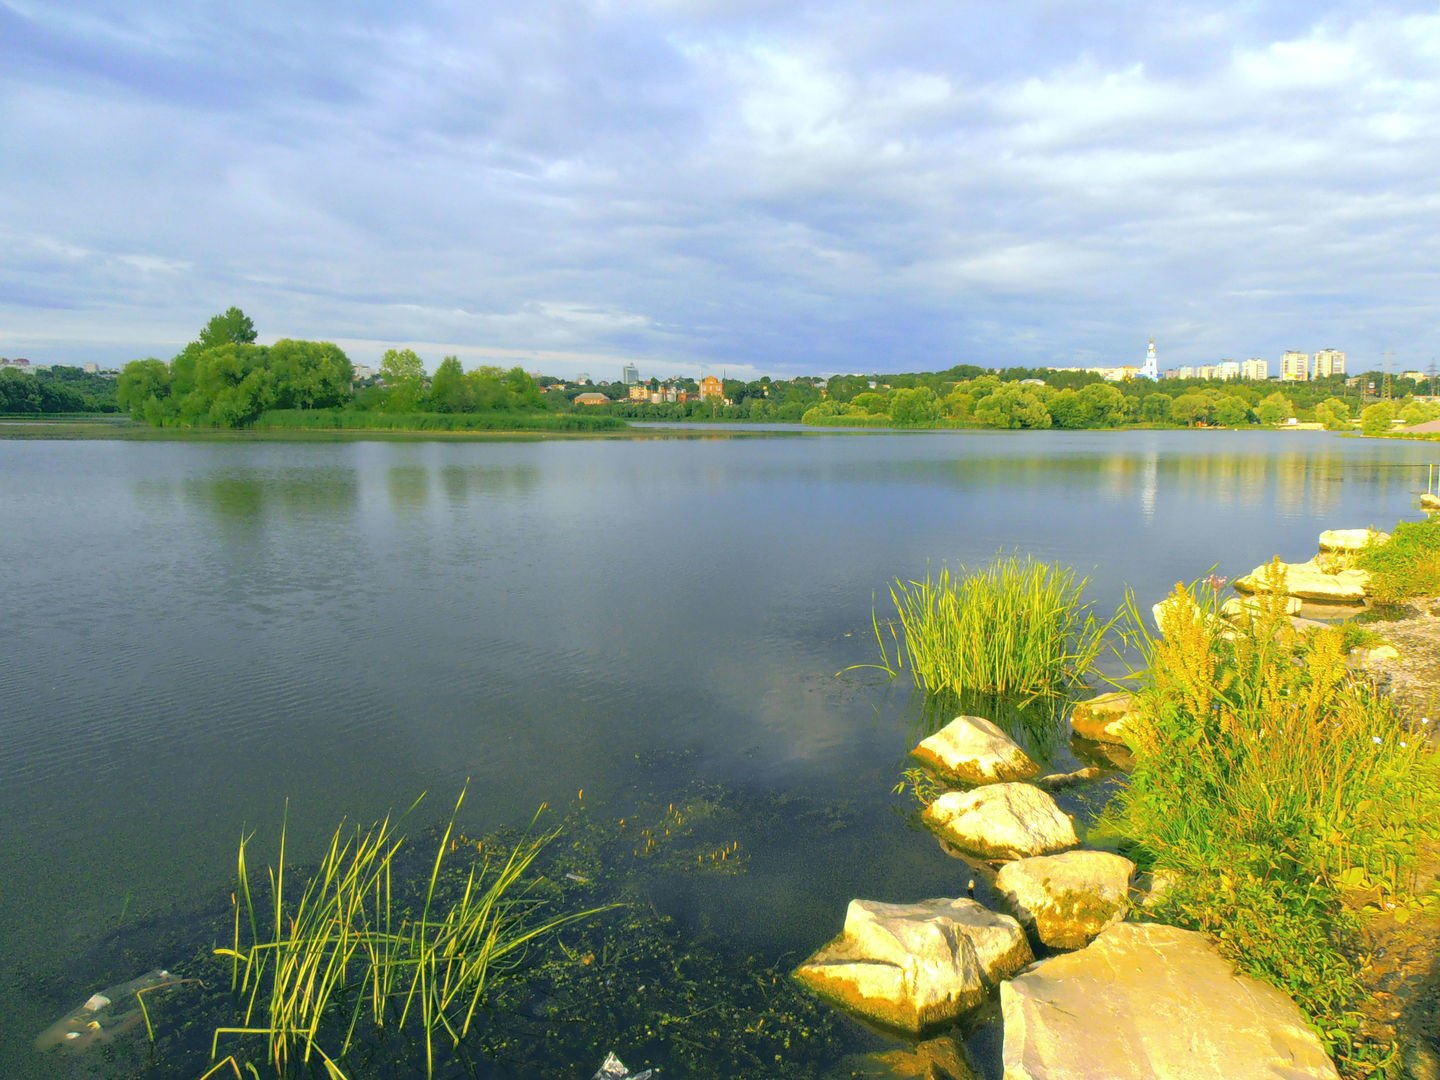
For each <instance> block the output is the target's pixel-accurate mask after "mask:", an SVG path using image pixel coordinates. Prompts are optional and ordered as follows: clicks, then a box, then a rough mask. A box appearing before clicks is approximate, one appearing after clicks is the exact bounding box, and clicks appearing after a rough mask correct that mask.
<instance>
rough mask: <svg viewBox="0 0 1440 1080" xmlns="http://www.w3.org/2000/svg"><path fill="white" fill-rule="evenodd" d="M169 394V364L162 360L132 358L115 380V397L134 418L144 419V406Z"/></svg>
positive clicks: (161, 399) (121, 406)
mask: <svg viewBox="0 0 1440 1080" xmlns="http://www.w3.org/2000/svg"><path fill="white" fill-rule="evenodd" d="M169 396H170V365H169V364H167V363H165V361H163V360H155V359H149V360H132V361H130V363H128V364H126V365H125V367H124V369H123V370H122V371H121V372H120V378H119V379H117V380H116V388H115V397H116V400H117V401H118V402H119V403H120V408H122V409H124V410H125V411H126V412H128V413H129V414H130V415H131V416H133V417H134V418H135V419H136V420H144V419H146V406H147V405H148V404H149V402H150V401H151V399H152V398H153V399H154V400H155V401H156V402H160V401H163V400H164V399H166V398H168V397H169Z"/></svg>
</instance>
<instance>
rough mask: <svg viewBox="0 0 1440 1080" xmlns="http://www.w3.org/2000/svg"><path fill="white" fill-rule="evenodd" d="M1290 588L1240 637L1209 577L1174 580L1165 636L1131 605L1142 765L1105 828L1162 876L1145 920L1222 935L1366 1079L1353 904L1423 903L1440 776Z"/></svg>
mask: <svg viewBox="0 0 1440 1080" xmlns="http://www.w3.org/2000/svg"><path fill="white" fill-rule="evenodd" d="M1270 573H1271V574H1272V575H1275V576H1278V575H1280V574H1283V570H1281V568H1280V567H1279V566H1278V564H1275V565H1272V569H1271V571H1270ZM1283 593H1284V591H1283V588H1281V589H1276V590H1275V591H1274V592H1272V593H1271V594H1270V595H1269V596H1268V597H1262V598H1261V600H1260V605H1261V607H1260V610H1259V611H1258V612H1257V613H1255V614H1254V615H1253V617H1251V618H1250V619H1249V620H1248V622H1247V624H1246V625H1245V626H1243V627H1241V628H1240V630H1239V632H1224V631H1223V629H1222V628H1223V626H1224V624H1223V623H1222V622H1221V621H1220V620H1219V618H1218V614H1217V613H1218V597H1217V596H1216V595H1215V593H1214V590H1213V589H1211V588H1206V587H1201V588H1199V589H1193V588H1185V587H1183V586H1177V587H1176V589H1175V592H1174V593H1173V594H1172V596H1171V598H1170V599H1169V600H1168V601H1167V602H1166V605H1165V606H1164V608H1163V611H1164V615H1163V619H1164V625H1163V627H1162V630H1163V633H1162V635H1161V636H1160V637H1151V636H1150V635H1149V634H1148V633H1146V632H1145V631H1144V629H1143V623H1142V622H1141V620H1140V618H1139V616H1138V614H1137V613H1135V612H1134V611H1133V607H1132V612H1131V614H1132V623H1133V628H1134V632H1135V635H1136V637H1135V640H1136V643H1137V644H1138V646H1139V648H1140V649H1141V651H1142V652H1143V654H1144V656H1145V658H1146V660H1147V662H1148V665H1149V666H1148V673H1147V675H1146V679H1145V685H1144V687H1143V688H1142V689H1141V690H1140V692H1139V693H1138V695H1137V699H1138V702H1139V707H1140V716H1141V721H1140V724H1139V729H1138V735H1137V736H1136V742H1135V745H1134V747H1133V749H1134V750H1135V758H1136V763H1135V768H1134V771H1133V773H1132V774H1131V777H1130V782H1129V784H1128V786H1127V787H1126V788H1125V789H1124V791H1123V792H1122V793H1121V794H1120V795H1119V797H1118V798H1117V799H1116V801H1115V802H1114V803H1113V804H1112V805H1111V807H1110V809H1109V810H1108V811H1107V813H1106V819H1105V822H1104V823H1103V824H1104V826H1105V827H1106V828H1109V829H1113V830H1114V831H1115V832H1117V833H1118V834H1119V835H1120V836H1121V837H1122V838H1123V841H1124V843H1125V844H1126V845H1127V846H1128V847H1129V848H1130V849H1131V852H1130V853H1131V854H1133V855H1134V856H1135V858H1136V859H1137V861H1139V862H1140V863H1141V864H1142V865H1143V866H1145V867H1146V868H1148V869H1151V870H1153V871H1157V872H1160V873H1161V876H1162V877H1167V878H1168V879H1169V880H1170V882H1171V884H1170V885H1169V887H1168V889H1167V890H1165V891H1163V892H1160V893H1159V894H1158V896H1157V899H1156V901H1155V904H1154V907H1153V909H1152V910H1151V911H1150V912H1149V914H1150V915H1151V916H1153V917H1154V918H1158V919H1160V920H1162V921H1165V922H1172V923H1175V924H1177V925H1180V926H1185V927H1189V928H1193V929H1199V930H1203V931H1206V932H1207V933H1209V934H1210V935H1212V936H1213V937H1214V938H1216V939H1217V940H1218V941H1219V942H1220V943H1221V945H1222V947H1223V948H1225V949H1226V950H1228V951H1229V953H1230V954H1231V955H1232V956H1234V958H1235V959H1236V961H1237V962H1238V963H1239V965H1240V966H1241V968H1242V969H1243V970H1245V971H1247V972H1249V973H1250V974H1253V975H1256V976H1258V977H1260V978H1262V979H1264V980H1265V981H1267V982H1270V983H1272V984H1274V985H1276V986H1278V987H1280V988H1282V989H1284V990H1285V991H1286V992H1288V993H1289V994H1291V995H1292V996H1293V997H1294V998H1295V1000H1296V1001H1297V1002H1298V1003H1299V1005H1300V1006H1301V1008H1302V1009H1303V1010H1304V1011H1305V1013H1306V1014H1307V1015H1308V1016H1309V1017H1310V1018H1311V1021H1312V1022H1313V1023H1314V1025H1315V1027H1316V1029H1317V1031H1319V1033H1320V1034H1321V1036H1322V1038H1323V1039H1324V1040H1325V1042H1326V1044H1327V1047H1328V1048H1329V1050H1330V1051H1331V1053H1332V1055H1333V1056H1334V1057H1335V1058H1336V1061H1337V1062H1338V1063H1339V1064H1340V1066H1341V1068H1342V1070H1343V1071H1345V1072H1347V1073H1348V1074H1350V1075H1369V1074H1370V1073H1371V1072H1373V1071H1374V1070H1376V1069H1377V1068H1380V1067H1381V1066H1382V1065H1383V1063H1384V1062H1385V1061H1386V1060H1387V1059H1388V1058H1389V1057H1391V1056H1392V1049H1393V1048H1391V1047H1386V1046H1377V1045H1374V1044H1369V1043H1366V1042H1365V1040H1364V1039H1363V1038H1362V1037H1361V1035H1360V1031H1359V1018H1358V1015H1357V1013H1356V1011H1355V1010H1356V1006H1357V1004H1358V999H1359V994H1360V990H1359V981H1358V980H1359V973H1360V967H1361V961H1362V958H1361V956H1360V955H1359V950H1358V944H1357V939H1356V930H1357V925H1358V923H1357V916H1356V913H1355V911H1356V908H1357V907H1362V906H1364V905H1365V904H1366V903H1370V904H1376V905H1379V904H1384V905H1387V906H1388V905H1402V906H1403V905H1405V904H1407V903H1411V902H1413V900H1414V898H1413V897H1412V896H1411V891H1410V890H1411V888H1412V882H1411V878H1410V871H1411V868H1412V866H1413V864H1414V860H1415V857H1416V851H1417V846H1418V843H1419V841H1420V839H1421V834H1422V833H1423V832H1426V831H1430V832H1433V831H1434V830H1435V828H1436V825H1435V823H1436V821H1437V814H1440V788H1437V780H1440V775H1437V769H1436V766H1435V761H1434V755H1433V754H1431V753H1429V752H1428V750H1427V749H1426V748H1425V746H1424V743H1425V739H1424V735H1423V731H1421V730H1420V729H1419V727H1418V724H1416V725H1413V726H1412V723H1411V721H1410V720H1409V719H1408V718H1406V717H1405V716H1403V715H1402V714H1401V713H1399V712H1398V711H1397V708H1396V706H1395V705H1394V704H1393V702H1392V701H1391V700H1390V699H1389V698H1388V697H1386V696H1384V695H1383V694H1381V693H1380V692H1379V691H1377V690H1376V688H1375V687H1374V686H1373V684H1371V683H1370V682H1369V681H1367V680H1364V679H1358V678H1355V677H1352V676H1351V675H1350V674H1349V673H1348V672H1347V671H1346V668H1345V656H1344V652H1343V644H1344V638H1343V633H1342V631H1340V630H1339V629H1334V628H1326V629H1320V630H1317V631H1315V632H1314V633H1312V634H1310V635H1309V636H1306V637H1300V636H1297V635H1296V634H1294V633H1293V632H1292V631H1291V628H1290V625H1289V622H1288V620H1287V618H1286V616H1285V613H1284V595H1283Z"/></svg>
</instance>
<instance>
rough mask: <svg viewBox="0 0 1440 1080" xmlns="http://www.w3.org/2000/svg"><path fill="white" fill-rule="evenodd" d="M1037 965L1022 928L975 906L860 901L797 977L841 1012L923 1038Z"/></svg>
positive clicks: (852, 903) (962, 901) (939, 901)
mask: <svg viewBox="0 0 1440 1080" xmlns="http://www.w3.org/2000/svg"><path fill="white" fill-rule="evenodd" d="M1031 959H1033V957H1032V955H1031V952H1030V945H1029V943H1028V942H1027V941H1026V938H1025V931H1024V930H1022V929H1021V927H1020V924H1019V923H1018V922H1016V921H1015V920H1014V919H1012V918H1010V917H1009V916H1008V915H1000V914H997V913H995V912H993V911H990V910H988V909H987V908H985V907H984V906H983V905H981V904H979V903H977V902H975V901H974V900H968V899H963V898H962V899H959V900H947V899H936V900H922V901H920V902H919V903H915V904H884V903H880V902H879V901H875V900H852V901H850V907H849V909H848V910H847V911H846V913H845V928H844V930H843V931H842V932H841V933H840V936H839V937H837V938H835V940H833V941H831V942H830V943H829V944H828V945H826V946H825V947H824V948H822V949H820V950H819V951H818V952H816V953H815V955H814V956H812V957H810V959H808V960H806V961H805V963H803V964H801V965H800V966H799V967H798V968H796V970H795V977H796V978H797V979H798V980H800V982H802V983H804V984H805V985H806V986H808V987H810V989H811V990H813V991H815V993H817V994H819V995H820V996H821V997H823V998H825V999H826V1000H827V1001H830V1002H832V1003H834V1004H836V1005H838V1006H840V1007H841V1008H844V1009H847V1010H849V1011H851V1012H854V1013H856V1014H857V1015H859V1016H863V1017H865V1018H867V1019H869V1020H873V1021H874V1022H876V1023H878V1024H883V1025H885V1026H887V1027H892V1028H898V1029H900V1030H902V1031H909V1032H914V1033H919V1032H921V1031H924V1030H926V1029H927V1028H930V1027H934V1026H936V1025H938V1024H947V1023H950V1022H952V1021H954V1020H955V1019H956V1018H957V1017H959V1016H961V1015H962V1014H964V1013H965V1012H968V1011H969V1010H970V1009H972V1008H974V1007H975V1006H976V1005H978V1004H980V1003H981V1002H982V1001H983V1000H984V999H985V995H986V992H987V989H988V988H989V987H990V986H991V985H993V984H995V983H997V982H999V981H1000V980H1002V979H1004V978H1006V977H1008V976H1010V975H1012V974H1014V973H1015V972H1016V971H1019V970H1020V969H1021V968H1023V967H1024V966H1025V965H1026V964H1028V963H1030V961H1031Z"/></svg>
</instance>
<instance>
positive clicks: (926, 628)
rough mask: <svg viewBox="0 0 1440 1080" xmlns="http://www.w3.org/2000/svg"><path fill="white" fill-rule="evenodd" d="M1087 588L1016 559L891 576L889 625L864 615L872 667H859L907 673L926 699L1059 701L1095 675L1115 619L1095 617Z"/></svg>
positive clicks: (1057, 570)
mask: <svg viewBox="0 0 1440 1080" xmlns="http://www.w3.org/2000/svg"><path fill="white" fill-rule="evenodd" d="M1088 583H1089V579H1088V578H1078V579H1077V577H1076V575H1075V572H1074V571H1073V570H1070V569H1067V568H1065V567H1060V566H1054V565H1051V564H1049V563H1044V562H1038V561H1036V560H1034V559H1032V558H1030V557H1028V556H1027V557H1026V558H1024V559H1021V558H1020V557H1019V556H1016V555H1011V556H1008V557H1006V556H1004V555H997V556H996V557H995V558H993V559H992V560H991V561H990V562H989V563H987V564H986V565H984V566H982V567H978V568H976V569H973V570H970V569H967V568H965V567H964V566H961V567H959V568H958V569H957V570H956V571H955V572H954V573H953V574H952V573H951V571H950V570H949V568H942V569H941V571H940V573H939V574H938V575H934V576H932V575H930V574H927V575H926V576H925V577H924V578H923V579H921V580H918V581H913V580H912V581H905V580H903V579H897V580H896V581H895V583H894V584H893V585H892V586H891V587H890V600H891V602H892V603H893V604H894V606H895V618H893V619H890V620H886V621H883V622H882V621H881V619H880V618H879V616H878V615H874V616H872V624H873V627H874V631H875V640H876V643H877V644H878V645H879V647H880V658H881V663H880V664H878V665H862V666H873V667H879V668H881V669H882V670H884V671H886V672H888V673H889V674H890V675H891V676H894V675H896V674H898V673H899V672H900V671H902V670H904V669H905V668H907V667H908V668H909V669H910V672H911V675H912V676H913V677H914V679H915V683H916V685H918V686H920V687H921V688H922V689H925V690H927V691H931V692H940V691H948V692H949V693H952V694H974V693H985V694H1002V695H1015V696H1018V697H1022V698H1035V697H1044V696H1053V695H1059V694H1063V693H1065V692H1066V691H1067V690H1069V689H1070V688H1071V687H1073V686H1074V685H1075V684H1077V683H1079V682H1080V681H1082V680H1083V679H1084V678H1085V676H1086V675H1087V674H1088V673H1089V672H1090V671H1091V670H1092V669H1093V668H1094V666H1095V661H1096V659H1097V658H1098V657H1099V655H1100V652H1101V650H1102V649H1103V647H1104V645H1105V636H1106V634H1107V633H1108V632H1109V630H1110V628H1111V626H1112V625H1113V624H1114V621H1115V620H1114V619H1113V618H1111V619H1109V620H1105V621H1101V620H1100V619H1098V618H1096V616H1095V612H1094V605H1093V604H1091V603H1089V602H1086V601H1085V600H1084V591H1085V586H1086V585H1087V584H1088ZM887 636H888V638H889V641H887V640H886V639H887ZM892 647H893V654H894V655H893V657H892V655H891V653H892Z"/></svg>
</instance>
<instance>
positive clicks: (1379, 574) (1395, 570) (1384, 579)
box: [1357, 517, 1440, 604]
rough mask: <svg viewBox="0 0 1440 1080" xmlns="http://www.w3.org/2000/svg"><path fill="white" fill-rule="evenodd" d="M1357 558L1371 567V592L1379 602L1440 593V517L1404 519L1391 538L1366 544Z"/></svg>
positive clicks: (1364, 567) (1390, 601)
mask: <svg viewBox="0 0 1440 1080" xmlns="http://www.w3.org/2000/svg"><path fill="white" fill-rule="evenodd" d="M1357 562H1358V565H1359V566H1360V567H1361V568H1362V569H1365V570H1368V571H1370V586H1369V592H1370V595H1371V597H1372V598H1373V599H1374V600H1376V601H1377V602H1379V603H1382V604H1393V603H1395V602H1397V601H1399V600H1404V599H1406V598H1407V597H1411V596H1440V518H1436V517H1429V518H1427V519H1426V520H1424V521H1402V522H1401V523H1400V524H1399V525H1397V526H1396V527H1395V531H1394V532H1393V533H1391V534H1390V539H1389V540H1387V541H1386V542H1385V543H1383V544H1376V545H1373V546H1371V547H1368V548H1366V549H1365V550H1364V551H1362V552H1361V553H1360V555H1359V557H1358V560H1357Z"/></svg>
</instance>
